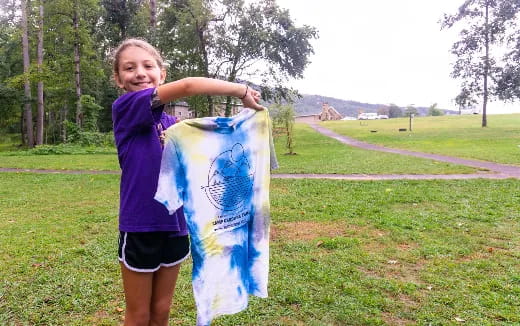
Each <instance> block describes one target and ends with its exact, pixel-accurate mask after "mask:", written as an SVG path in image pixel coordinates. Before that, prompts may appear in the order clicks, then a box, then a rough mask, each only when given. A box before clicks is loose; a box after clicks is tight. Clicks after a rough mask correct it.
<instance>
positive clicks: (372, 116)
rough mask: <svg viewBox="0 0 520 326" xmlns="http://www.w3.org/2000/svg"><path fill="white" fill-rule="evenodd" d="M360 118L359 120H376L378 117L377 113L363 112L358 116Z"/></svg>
mask: <svg viewBox="0 0 520 326" xmlns="http://www.w3.org/2000/svg"><path fill="white" fill-rule="evenodd" d="M358 119H359V120H376V119H377V113H374V112H366V113H361V114H360V115H359V116H358Z"/></svg>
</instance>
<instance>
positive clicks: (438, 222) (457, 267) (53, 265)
mask: <svg viewBox="0 0 520 326" xmlns="http://www.w3.org/2000/svg"><path fill="white" fill-rule="evenodd" d="M118 179H119V178H118V176H115V175H55V174H52V175H51V174H49V175H45V174H29V173H2V174H0V207H1V209H0V257H1V260H2V268H1V269H0V282H1V283H0V324H2V325H118V323H119V322H120V318H121V316H122V314H123V312H122V311H123V309H124V301H123V293H122V287H121V281H120V276H119V267H118V264H117V258H116V242H117V197H118V196H117V193H118ZM448 189H449V191H448ZM505 194H507V195H505ZM271 202H272V228H271V235H272V239H271V272H270V285H269V289H270V297H269V298H268V299H258V298H252V299H251V303H250V307H249V308H248V309H247V311H244V312H242V313H239V314H236V315H233V316H225V317H221V318H218V319H216V320H215V323H214V325H217V326H218V325H221V326H223V325H316V326H321V325H405V324H417V325H429V324H431V325H458V324H460V322H458V321H457V320H464V321H465V325H513V324H520V304H519V302H520V265H519V264H518V261H519V258H520V247H519V243H520V220H519V218H520V213H519V212H520V207H519V205H520V181H519V180H511V179H510V180H452V181H368V182H367V181H364V182H353V181H334V180H273V182H272V191H271ZM190 269H191V263H190V262H187V263H186V264H185V265H184V268H183V269H182V272H181V276H180V279H179V283H178V288H177V293H176V295H175V303H174V307H173V310H172V316H171V319H170V323H171V324H172V325H193V324H194V322H195V308H194V303H193V296H192V292H191V282H190Z"/></svg>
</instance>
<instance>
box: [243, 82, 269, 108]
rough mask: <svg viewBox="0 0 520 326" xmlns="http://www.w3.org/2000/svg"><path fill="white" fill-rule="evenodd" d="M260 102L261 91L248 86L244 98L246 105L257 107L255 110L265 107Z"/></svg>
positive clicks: (247, 106)
mask: <svg viewBox="0 0 520 326" xmlns="http://www.w3.org/2000/svg"><path fill="white" fill-rule="evenodd" d="M259 102H260V92H258V91H256V90H254V89H252V88H251V87H248V88H247V94H246V97H244V98H243V99H242V104H244V107H246V108H251V109H255V110H263V109H265V108H264V107H263V106H261V105H260V104H259Z"/></svg>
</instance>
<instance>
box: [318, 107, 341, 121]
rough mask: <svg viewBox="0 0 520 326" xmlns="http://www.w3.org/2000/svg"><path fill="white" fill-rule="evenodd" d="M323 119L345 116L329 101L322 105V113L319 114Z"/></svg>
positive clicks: (339, 118) (336, 118)
mask: <svg viewBox="0 0 520 326" xmlns="http://www.w3.org/2000/svg"><path fill="white" fill-rule="evenodd" d="M319 118H320V120H321V121H328V120H341V118H343V117H342V116H341V114H339V112H338V111H336V109H334V108H333V107H332V106H330V105H329V103H323V105H322V106H321V113H320V116H319Z"/></svg>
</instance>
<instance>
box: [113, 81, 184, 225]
mask: <svg viewBox="0 0 520 326" xmlns="http://www.w3.org/2000/svg"><path fill="white" fill-rule="evenodd" d="M154 91H155V88H148V89H145V90H141V91H137V92H129V93H126V94H124V95H122V96H121V97H119V98H118V99H117V100H116V101H115V102H114V104H112V121H113V123H114V138H115V141H116V146H117V154H118V158H119V166H120V167H121V170H122V172H121V186H120V206H119V230H121V231H124V232H151V231H177V232H179V235H186V234H188V231H187V227H186V220H185V218H184V213H183V210H182V207H181V208H180V209H179V210H177V211H176V212H175V214H173V215H169V214H168V210H167V209H166V208H165V207H164V205H162V204H161V203H159V202H157V201H156V200H155V199H154V195H155V192H156V190H157V182H158V179H159V170H160V167H161V157H162V146H161V142H160V140H159V131H158V126H159V125H160V126H161V127H162V128H163V129H164V130H166V128H168V127H169V126H171V125H173V124H174V123H175V117H173V116H170V115H167V114H166V113H164V112H163V107H164V106H162V105H159V106H157V107H155V105H154V107H153V108H152V98H153V96H154Z"/></svg>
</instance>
